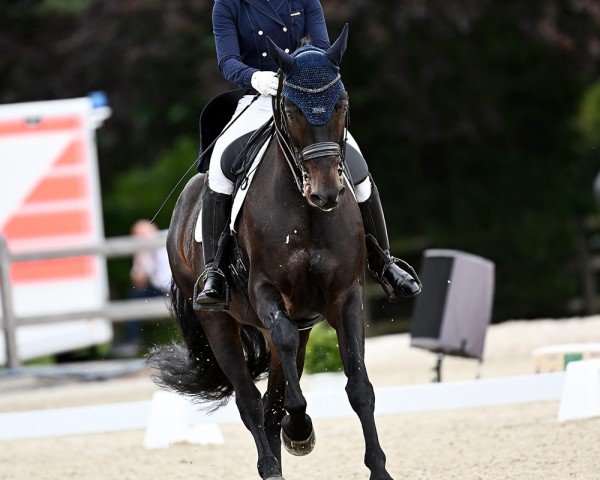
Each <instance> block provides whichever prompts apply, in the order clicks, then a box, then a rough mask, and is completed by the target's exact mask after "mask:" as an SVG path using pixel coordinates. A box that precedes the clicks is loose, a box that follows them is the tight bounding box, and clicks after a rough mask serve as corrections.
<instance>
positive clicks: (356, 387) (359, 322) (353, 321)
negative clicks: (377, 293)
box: [328, 286, 392, 480]
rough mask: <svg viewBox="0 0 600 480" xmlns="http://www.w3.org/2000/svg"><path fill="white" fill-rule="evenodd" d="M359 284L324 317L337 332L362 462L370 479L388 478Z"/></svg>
mask: <svg viewBox="0 0 600 480" xmlns="http://www.w3.org/2000/svg"><path fill="white" fill-rule="evenodd" d="M362 293H363V292H362V287H359V286H356V287H353V288H352V290H351V291H349V292H347V294H346V296H345V298H344V299H343V300H342V301H341V302H338V303H337V304H336V305H335V307H334V309H333V310H332V311H331V312H330V314H329V316H328V318H329V321H330V323H331V324H332V326H333V327H334V328H335V329H336V331H337V336H338V344H339V346H340V355H341V357H342V362H343V364H344V372H345V374H346V376H347V377H348V382H347V384H346V393H347V394H348V399H349V400H350V404H351V405H352V408H353V409H354V411H355V412H356V413H357V415H358V418H359V419H360V423H361V424H362V429H363V434H364V437H365V444H366V452H365V465H366V466H367V467H368V468H369V470H371V477H370V478H371V480H391V478H392V477H391V476H390V474H389V473H388V472H387V470H386V468H385V461H386V458H385V454H384V453H383V450H382V449H381V445H380V444H379V437H378V436H377V427H376V426H375V416H374V412H375V392H374V391H373V385H371V382H370V381H369V377H368V375H367V370H366V368H365V331H364V323H363V309H362Z"/></svg>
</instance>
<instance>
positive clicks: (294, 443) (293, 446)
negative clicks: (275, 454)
mask: <svg viewBox="0 0 600 480" xmlns="http://www.w3.org/2000/svg"><path fill="white" fill-rule="evenodd" d="M281 439H282V440H283V446H284V447H285V449H286V450H287V451H288V452H289V453H291V454H292V455H295V456H296V457H303V456H304V455H308V454H309V453H310V452H312V451H313V448H315V442H316V441H317V439H316V437H315V429H314V428H312V429H311V431H310V435H309V436H308V438H307V439H306V440H292V439H291V438H289V437H288V436H287V435H286V434H285V431H284V430H281Z"/></svg>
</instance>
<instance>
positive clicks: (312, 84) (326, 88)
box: [283, 45, 344, 126]
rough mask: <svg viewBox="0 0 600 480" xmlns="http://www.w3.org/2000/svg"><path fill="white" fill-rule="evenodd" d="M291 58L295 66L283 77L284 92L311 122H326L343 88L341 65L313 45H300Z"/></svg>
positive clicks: (319, 123)
mask: <svg viewBox="0 0 600 480" xmlns="http://www.w3.org/2000/svg"><path fill="white" fill-rule="evenodd" d="M292 57H294V68H293V69H292V70H291V72H290V73H288V74H286V76H285V80H284V83H283V95H284V96H285V97H286V98H287V99H289V100H290V101H292V102H293V103H294V105H296V106H297V107H298V108H299V109H300V110H301V111H302V113H303V114H304V116H305V117H306V119H307V120H308V122H309V123H310V124H311V125H317V126H318V125H325V124H326V123H327V121H328V120H329V118H330V117H331V113H332V112H333V109H334V107H335V105H336V103H337V102H338V100H339V98H340V95H341V93H342V92H343V91H344V84H343V83H342V81H341V79H340V68H339V67H338V66H336V65H335V64H334V63H333V62H332V61H331V60H330V59H329V58H328V57H327V56H326V55H325V51H323V50H321V49H320V48H317V47H315V46H312V45H306V46H304V47H302V48H299V49H298V50H296V51H295V52H294V53H293V54H292Z"/></svg>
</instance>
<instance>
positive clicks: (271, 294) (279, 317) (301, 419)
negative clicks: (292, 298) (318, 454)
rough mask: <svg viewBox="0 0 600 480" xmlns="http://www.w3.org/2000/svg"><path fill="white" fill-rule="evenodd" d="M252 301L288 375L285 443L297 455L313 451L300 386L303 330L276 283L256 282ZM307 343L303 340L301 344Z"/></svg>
mask: <svg viewBox="0 0 600 480" xmlns="http://www.w3.org/2000/svg"><path fill="white" fill-rule="evenodd" d="M253 301H254V307H255V310H256V312H257V314H258V317H259V318H260V319H261V321H262V322H263V324H264V326H265V327H266V328H267V329H268V331H269V334H270V336H271V341H272V343H273V345H274V346H275V349H276V350H277V354H278V355H279V359H280V361H281V369H282V370H283V375H284V378H285V384H286V385H285V399H284V403H283V406H284V408H285V410H286V411H287V412H288V414H289V415H288V416H285V417H284V418H283V421H282V428H283V435H282V437H283V441H284V445H285V447H286V449H287V450H288V451H289V452H290V453H292V454H294V455H306V454H308V453H310V452H311V450H312V448H313V446H314V438H315V437H314V431H313V426H312V422H311V420H310V417H309V416H308V415H306V399H305V398H304V395H303V394H302V390H301V389H300V375H299V373H298V367H297V360H298V352H299V347H300V334H299V332H298V329H297V328H296V326H295V325H294V324H293V323H292V321H291V320H290V318H289V316H288V313H287V311H286V308H285V305H284V302H283V298H282V296H281V293H280V292H279V291H278V290H277V289H276V288H275V287H273V286H272V285H270V284H267V283H262V284H260V285H257V286H256V287H255V289H254V298H253ZM305 346H306V345H305V343H304V342H303V345H302V348H303V349H304V348H305ZM303 353H304V352H303V351H302V358H304V355H303Z"/></svg>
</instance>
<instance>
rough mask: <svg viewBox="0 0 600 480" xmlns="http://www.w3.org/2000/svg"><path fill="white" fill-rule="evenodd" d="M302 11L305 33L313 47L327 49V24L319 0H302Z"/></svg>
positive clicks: (328, 45)
mask: <svg viewBox="0 0 600 480" xmlns="http://www.w3.org/2000/svg"><path fill="white" fill-rule="evenodd" d="M304 13H305V15H306V19H305V21H306V35H307V36H309V37H310V38H311V40H312V44H313V45H314V46H315V47H319V48H322V49H323V50H327V49H328V48H329V47H330V46H331V44H330V43H329V34H328V33H327V24H326V23H325V16H324V15H323V8H322V7H321V2H320V1H319V0H304Z"/></svg>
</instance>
